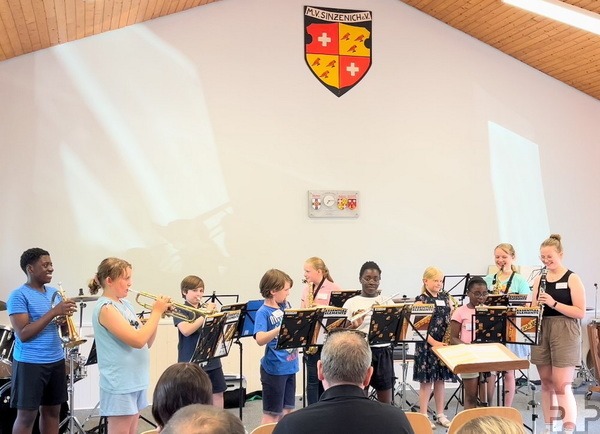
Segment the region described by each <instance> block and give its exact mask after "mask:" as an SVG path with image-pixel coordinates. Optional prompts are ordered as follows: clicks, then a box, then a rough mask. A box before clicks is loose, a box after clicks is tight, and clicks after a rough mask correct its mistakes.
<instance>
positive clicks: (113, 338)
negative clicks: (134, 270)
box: [88, 258, 170, 434]
mask: <svg viewBox="0 0 600 434" xmlns="http://www.w3.org/2000/svg"><path fill="white" fill-rule="evenodd" d="M130 286H131V264H129V262H127V261H124V260H123V259H118V258H106V259H105V260H103V261H102V262H101V263H100V265H99V266H98V271H97V273H96V275H95V276H94V278H93V279H92V280H90V282H89V284H88V287H89V289H90V293H92V294H96V293H97V292H98V290H99V289H100V288H102V289H103V293H102V296H101V297H100V298H99V299H98V302H97V303H96V307H95V309H94V314H93V318H92V323H93V326H94V335H95V337H96V349H97V352H98V370H99V372H100V415H101V416H106V417H107V420H108V433H109V434H114V433H119V434H121V433H126V434H136V433H137V425H138V420H139V414H140V411H141V410H142V409H143V408H146V407H147V406H148V401H147V397H146V389H147V388H148V383H149V381H150V351H149V347H150V346H151V345H152V343H153V342H154V338H155V336H156V329H157V327H158V321H159V320H160V318H161V317H162V315H163V314H164V313H165V312H166V311H167V309H169V307H170V299H169V298H167V297H162V296H160V297H157V299H156V302H155V303H154V305H153V307H152V312H151V313H150V317H149V318H148V320H147V321H146V323H145V324H141V323H140V321H139V320H138V318H137V317H136V315H135V311H134V310H133V307H132V305H131V304H130V303H129V302H128V301H127V300H125V297H127V293H128V292H129V287H130Z"/></svg>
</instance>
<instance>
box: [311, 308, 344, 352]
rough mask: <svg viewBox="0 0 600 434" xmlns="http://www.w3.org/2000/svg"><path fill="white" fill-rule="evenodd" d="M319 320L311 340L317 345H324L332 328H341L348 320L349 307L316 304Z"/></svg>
mask: <svg viewBox="0 0 600 434" xmlns="http://www.w3.org/2000/svg"><path fill="white" fill-rule="evenodd" d="M316 309H317V321H316V323H315V328H314V330H313V332H312V333H313V336H312V337H311V340H312V341H313V342H315V345H318V346H322V345H323V344H324V343H325V339H327V334H328V333H329V332H330V331H331V330H335V329H337V328H339V323H341V324H342V325H343V323H344V322H345V321H346V318H347V317H348V316H347V312H348V311H347V309H344V308H343V307H329V306H316Z"/></svg>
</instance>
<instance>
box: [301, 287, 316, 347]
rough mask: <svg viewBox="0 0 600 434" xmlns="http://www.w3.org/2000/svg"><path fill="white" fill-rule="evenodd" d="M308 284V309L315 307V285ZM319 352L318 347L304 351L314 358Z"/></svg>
mask: <svg viewBox="0 0 600 434" xmlns="http://www.w3.org/2000/svg"><path fill="white" fill-rule="evenodd" d="M306 283H307V284H308V294H307V296H306V303H305V304H306V307H308V308H311V307H315V284H314V283H312V282H308V281H307V282H306ZM317 351H319V347H317V346H316V345H314V346H310V347H308V348H307V349H306V350H304V354H306V355H309V356H314V355H315V354H317Z"/></svg>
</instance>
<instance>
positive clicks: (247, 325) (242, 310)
mask: <svg viewBox="0 0 600 434" xmlns="http://www.w3.org/2000/svg"><path fill="white" fill-rule="evenodd" d="M257 302H260V304H258V303H257ZM251 303H253V302H252V301H249V302H247V303H235V304H228V305H224V306H221V312H231V311H239V315H238V321H237V324H236V327H235V333H234V335H233V338H234V339H235V341H234V342H233V343H235V344H236V345H237V346H238V347H239V349H240V358H239V366H240V367H239V371H240V387H239V402H238V404H239V409H240V420H242V416H243V414H242V407H243V406H244V390H243V386H244V375H243V373H244V371H243V360H244V358H243V353H244V346H243V345H242V341H241V340H240V338H243V337H246V336H252V334H253V332H254V316H250V315H249V313H248V312H249V311H248V305H250V304H251ZM263 303H264V300H255V301H254V304H256V305H258V307H260V306H261V305H262V304H263ZM258 307H256V309H254V310H253V312H254V315H256V311H257V310H258Z"/></svg>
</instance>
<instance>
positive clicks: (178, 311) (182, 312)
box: [129, 288, 215, 322]
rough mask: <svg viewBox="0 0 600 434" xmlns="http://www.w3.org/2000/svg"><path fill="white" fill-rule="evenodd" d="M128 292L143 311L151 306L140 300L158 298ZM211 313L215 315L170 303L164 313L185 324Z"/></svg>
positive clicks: (137, 292) (210, 310)
mask: <svg viewBox="0 0 600 434" xmlns="http://www.w3.org/2000/svg"><path fill="white" fill-rule="evenodd" d="M129 291H131V292H133V293H135V294H136V296H135V301H136V302H137V303H138V304H139V305H140V306H142V307H143V308H144V309H148V310H152V305H151V304H149V303H144V302H142V301H140V298H142V297H145V298H150V299H152V300H157V299H158V296H156V295H153V294H149V293H147V292H139V291H134V290H133V289H131V288H130V289H129ZM213 313H215V311H214V310H212V309H204V308H198V309H196V308H194V307H191V306H186V305H184V304H179V303H173V302H171V308H170V309H169V310H167V311H166V312H165V315H168V316H171V317H174V318H179V319H181V320H183V321H186V322H194V321H196V320H197V319H198V318H200V317H201V316H208V315H212V314H213Z"/></svg>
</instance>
